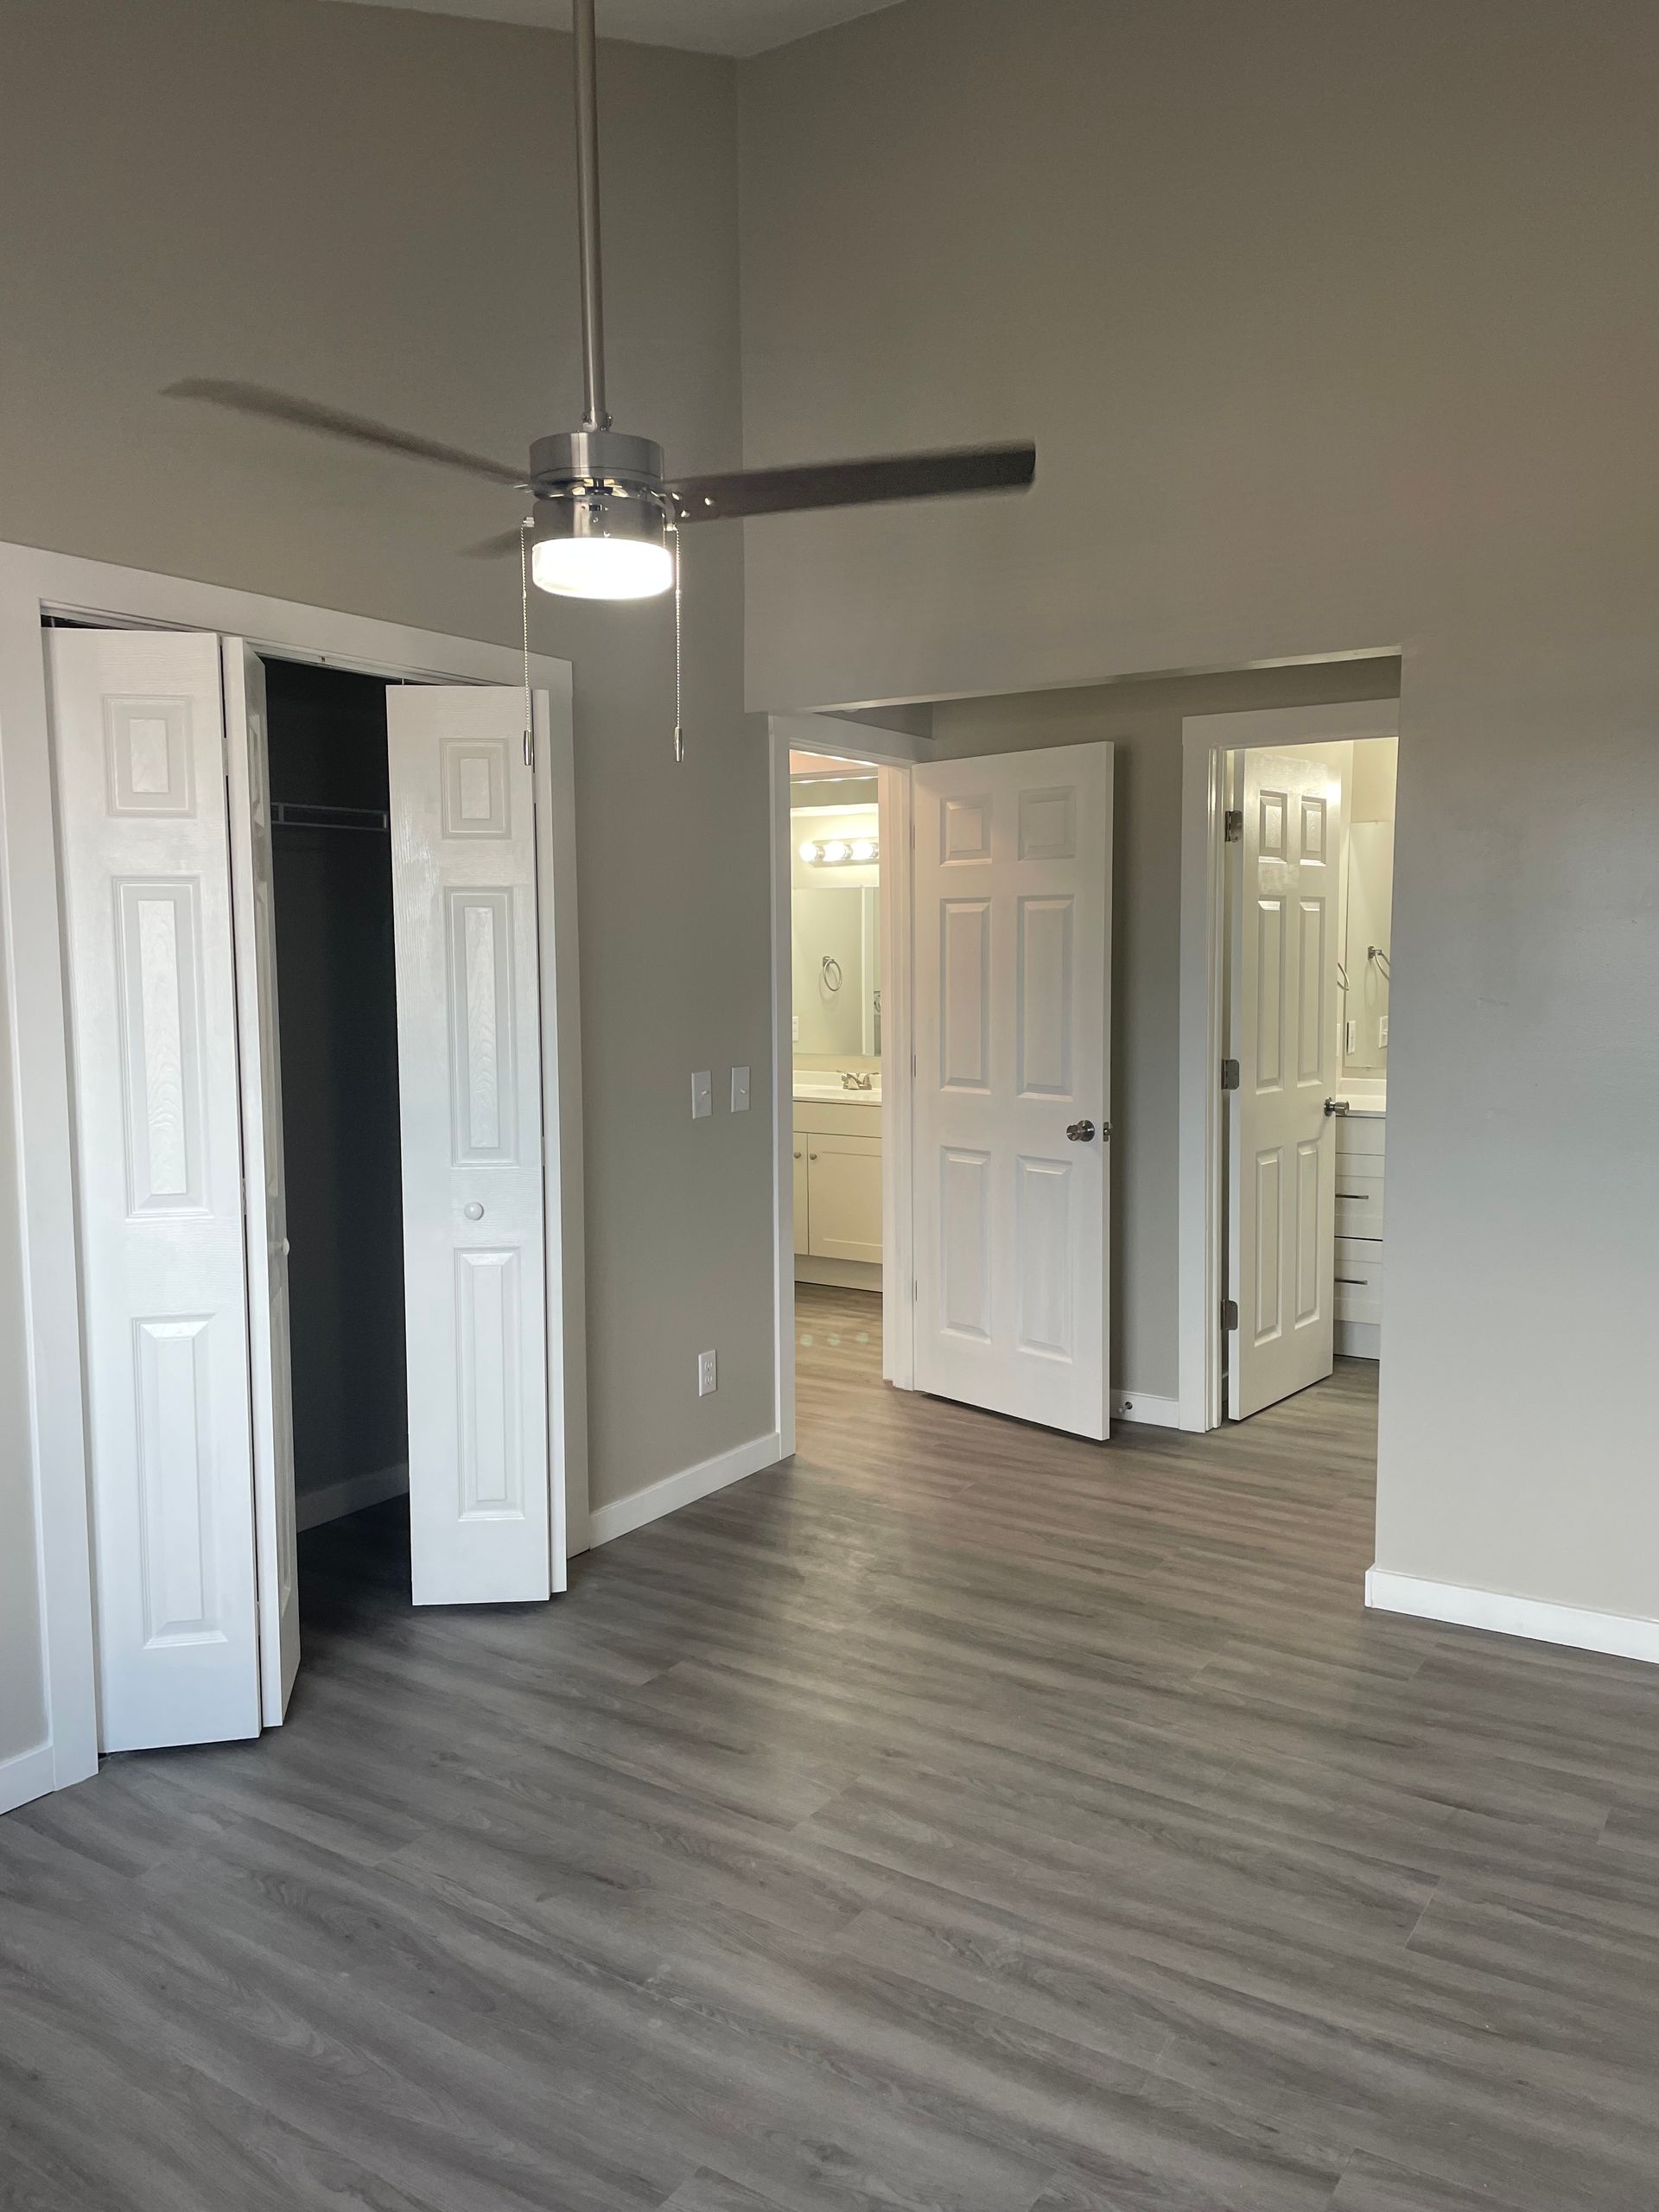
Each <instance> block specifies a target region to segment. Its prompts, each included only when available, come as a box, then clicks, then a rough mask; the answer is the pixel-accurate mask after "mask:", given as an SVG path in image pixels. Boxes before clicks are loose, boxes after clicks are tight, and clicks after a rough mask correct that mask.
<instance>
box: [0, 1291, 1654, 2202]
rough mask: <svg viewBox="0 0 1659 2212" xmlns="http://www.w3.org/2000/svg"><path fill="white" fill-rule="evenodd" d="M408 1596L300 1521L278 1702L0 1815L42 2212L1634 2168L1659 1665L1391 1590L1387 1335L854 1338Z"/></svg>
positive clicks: (1412, 2193)
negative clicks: (1013, 1375) (774, 1391)
mask: <svg viewBox="0 0 1659 2212" xmlns="http://www.w3.org/2000/svg"><path fill="white" fill-rule="evenodd" d="M878 1330H879V1319H878V1316H877V1312H876V1308H875V1304H874V1300H867V1299H861V1298H860V1297H858V1296H857V1295H856V1294H840V1293H816V1294H806V1295H804V1298H803V1301H802V1310H801V1315H800V1332H801V1337H802V1355H801V1439H802V1449H801V1452H800V1456H799V1458H798V1460H797V1462H796V1463H795V1465H793V1466H792V1467H789V1468H785V1469H780V1470H779V1471H774V1472H772V1473H768V1474H765V1475H760V1476H757V1477H755V1478H753V1480H751V1481H749V1482H747V1483H744V1484H741V1485H740V1486H739V1487H737V1488H734V1489H732V1490H729V1491H726V1492H724V1493H723V1494H722V1495H721V1496H719V1497H714V1498H710V1499H709V1500H707V1501H706V1502H705V1503H702V1504H701V1505H698V1506H696V1507H694V1508H693V1509H691V1510H689V1511H687V1512H684V1513H682V1514H679V1515H677V1516H675V1517H674V1518H673V1519H672V1520H671V1521H668V1522H662V1523H659V1524H658V1525H657V1526H655V1527H653V1528H652V1529H645V1530H643V1531H641V1532H639V1534H637V1535H632V1536H630V1537H627V1538H626V1539H625V1540H624V1541H621V1542H620V1543H617V1544H614V1545H612V1546H611V1547H609V1548H607V1549H606V1550H604V1551H602V1552H600V1553H598V1554H594V1555H592V1556H590V1557H589V1558H588V1559H586V1560H582V1562H580V1563H579V1567H578V1571H577V1572H576V1573H575V1580H574V1586H573V1588H572V1591H571V1592H570V1594H569V1597H568V1598H567V1599H564V1600H563V1601H562V1602H561V1603H559V1604H558V1605H555V1606H552V1607H550V1608H549V1607H543V1608H540V1609H537V1610H524V1611H508V1612H489V1611H477V1612H459V1613H457V1612H450V1613H423V1614H419V1615H416V1614H415V1613H412V1612H411V1611H410V1610H409V1607H408V1605H407V1602H406V1584H405V1580H404V1569H403V1567H402V1566H401V1564H400V1563H399V1547H400V1532H399V1529H398V1525H397V1512H396V1510H395V1509H392V1508H383V1509H380V1510H378V1512H376V1513H374V1514H372V1515H366V1516H359V1519H358V1520H357V1521H356V1522H350V1523H342V1524H340V1525H339V1526H338V1527H337V1528H335V1529H331V1530H324V1531H319V1532H317V1534H316V1535H315V1537H313V1538H310V1539H308V1540H307V1541H306V1546H305V1552H304V1560H303V1573H304V1585H305V1592H304V1594H305V1649H306V1662H305V1666H304V1669H303V1671H302V1675H301V1679H300V1683H299V1687H298V1688H297V1690H296V1694H295V1699H294V1706H293V1712H292V1716H291V1719H290V1721H289V1726H287V1727H285V1728H284V1729H283V1730H282V1731H281V1732H278V1733H277V1734H274V1735H270V1736H267V1737H266V1738H264V1741H263V1742H261V1743H259V1744H257V1745H238V1746H232V1747H226V1748H222V1749H216V1750H206V1751H184V1752H170V1753H161V1754H147V1755H143V1756H137V1757H130V1758H120V1759H114V1760H111V1761H110V1762H108V1763H107V1764H106V1765H105V1769H104V1771H103V1772H102V1773H101V1774H100V1775H99V1777H98V1778H97V1779H96V1780H95V1781H93V1782H90V1783H86V1784H85V1785H83V1786H82V1787H81V1788H79V1789H74V1790H72V1791H69V1792H67V1793H65V1794H63V1795H62V1796H59V1797H56V1798H54V1799H49V1800H47V1801H45V1802H42V1803H41V1804H39V1805H37V1806H35V1807H33V1808H29V1809H28V1810H26V1811H24V1812H22V1813H20V1814H17V1815H14V1816H12V1817H11V1818H10V1819H8V1820H6V1821H0V2120H3V2138H0V2143H3V2152H0V2158H3V2169H0V2171H3V2178H0V2202H4V2204H5V2205H7V2206H8V2207H29V2208H33V2212H68V2209H69V2208H73V2212H94V2208H102V2207H120V2208H123V2212H127V2208H132V2212H265V2208H277V2207H283V2208H292V2207H321V2206H329V2207H353V2208H359V2207H360V2208H365V2212H367V2209H371V2208H372V2212H524V2208H532V2207H533V2208H538V2209H542V2212H545V2208H557V2212H611V2208H617V2212H622V2209H623V2208H628V2212H632V2208H639V2212H648V2208H671V2212H778V2209H779V2208H782V2212H853V2208H858V2212H875V2209H876V2208H881V2212H893V2208H899V2207H918V2208H919V2207H929V2208H944V2207H954V2208H962V2212H1039V2209H1040V2212H1154V2208H1155V2212H1314V2208H1321V2207H1330V2208H1333V2212H1469V2208H1472V2207H1475V2206H1486V2207H1491V2206H1501V2207H1504V2208H1510V2212H1570V2208H1576V2207H1584V2208H1594V2209H1595V2212H1623V2208H1649V2207H1652V2206H1653V2205H1655V2204H1656V2203H1659V2085H1656V2070H1659V1774H1656V1766H1655V1756H1654V1754H1655V1747H1656V1726H1659V1675H1656V1674H1654V1673H1653V1672H1650V1671H1648V1670H1644V1669H1641V1668H1639V1667H1637V1666H1633V1665H1625V1664H1622V1663H1620V1662H1617V1661H1612V1660H1602V1659H1596V1658H1591V1657H1586V1656H1580V1655H1574V1654H1572V1653H1568V1652H1562V1651H1556V1650H1551V1649H1544V1648H1542V1647H1540V1646H1533V1645H1528V1644H1524V1643H1510V1642H1503V1641H1498V1640H1494V1639H1487V1638H1482V1637H1476V1636H1474V1635H1471V1634H1467V1633H1464V1632H1460V1631H1458V1630H1446V1629H1435V1628H1432V1627H1427V1626H1419V1625H1416V1624H1411V1623H1408V1622H1403V1621H1399V1620H1391V1619H1383V1618H1367V1617H1366V1616H1365V1614H1364V1613H1363V1611H1362V1610H1361V1605H1360V1586H1361V1576H1362V1573H1363V1569H1364V1567H1365V1566H1366V1564H1367V1561H1368V1560H1369V1558H1370V1512H1371V1465H1372V1433H1373V1425H1374V1403H1375V1401H1374V1390H1373V1383H1372V1377H1371V1375H1370V1371H1369V1370H1366V1369H1365V1368H1363V1366H1359V1365H1353V1364H1344V1366H1343V1368H1342V1369H1341V1370H1340V1371H1339V1373H1338V1376H1337V1377H1336V1379H1335V1380H1334V1381H1333V1382H1332V1383H1328V1384H1326V1385H1324V1386H1322V1387H1321V1388H1320V1389H1317V1390H1313V1391H1310V1392H1308V1393H1306V1395H1303V1396H1302V1397H1300V1398H1298V1399H1296V1400H1294V1401H1293V1402H1291V1403H1289V1404H1287V1405H1286V1406H1283V1407H1281V1408H1276V1409H1274V1411H1272V1412H1270V1413H1268V1414H1262V1415H1261V1416H1260V1417H1259V1418H1258V1419H1257V1420H1255V1421H1251V1422H1250V1423H1249V1424H1248V1425H1247V1426H1246V1427H1243V1428H1239V1429H1234V1430H1230V1431H1227V1432H1224V1433H1222V1434H1220V1435H1218V1436H1216V1437H1213V1438H1210V1439H1207V1440H1204V1441H1202V1442H1194V1441H1192V1440H1185V1439H1183V1438H1179V1437H1178V1436H1175V1435H1173V1434H1169V1433H1162V1432H1159V1431H1154V1430H1145V1429H1141V1430H1135V1429H1124V1430H1122V1431H1121V1432H1120V1433H1119V1437H1118V1440H1117V1441H1116V1443H1114V1444H1113V1445H1112V1446H1110V1447H1109V1449H1106V1450H1101V1449H1098V1448H1095V1447H1090V1446H1085V1445H1083V1444H1079V1443H1074V1442H1071V1441H1069V1440H1064V1439H1060V1438H1057V1437H1054V1436H1051V1435H1046V1434H1044V1433H1039V1432H1037V1431H1035V1430H1032V1429H1027V1428H1023V1427H1017V1426H1015V1425H1013V1424H1011V1423H1007V1422H1003V1421H996V1420H994V1419H990V1418H987V1417H983V1416H981V1415H977V1414H973V1413H970V1412H968V1411H966V1410H964V1409H963V1408H957V1407H951V1406H948V1405H944V1404H938V1403H935V1402H930V1401H927V1400H925V1399H918V1398H906V1397H901V1396H897V1395H894V1394H893V1393H892V1392H889V1391H887V1390H884V1389H883V1388H882V1387H881V1385H880V1381H879V1379H878V1372H879V1363H878V1352H877V1343H876V1338H877V1332H878Z"/></svg>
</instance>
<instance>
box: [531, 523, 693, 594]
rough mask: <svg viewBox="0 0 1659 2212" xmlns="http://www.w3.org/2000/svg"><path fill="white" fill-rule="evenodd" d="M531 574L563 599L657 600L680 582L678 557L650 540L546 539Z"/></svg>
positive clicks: (536, 550)
mask: <svg viewBox="0 0 1659 2212" xmlns="http://www.w3.org/2000/svg"><path fill="white" fill-rule="evenodd" d="M530 573H531V578H532V580H533V581H534V582H535V583H536V584H537V586H538V587H539V588H540V589H541V590H543V591H550V592H553V593H555V594H557V596H558V597H559V598H561V599H655V598H656V597H657V596H658V594H659V593H662V592H665V591H666V590H667V589H668V588H669V587H670V585H671V583H672V582H673V581H674V556H673V555H672V554H671V552H670V551H669V550H668V548H667V546H666V545H663V544H653V543H652V541H651V540H650V539H649V538H639V537H543V538H540V539H538V540H537V543H535V544H534V545H533V546H531V553H530Z"/></svg>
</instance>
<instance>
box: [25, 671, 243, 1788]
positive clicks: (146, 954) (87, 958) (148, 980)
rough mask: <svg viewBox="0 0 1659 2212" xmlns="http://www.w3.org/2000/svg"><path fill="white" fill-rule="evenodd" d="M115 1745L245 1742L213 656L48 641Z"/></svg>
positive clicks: (103, 1614) (220, 797) (229, 992)
mask: <svg viewBox="0 0 1659 2212" xmlns="http://www.w3.org/2000/svg"><path fill="white" fill-rule="evenodd" d="M47 653H48V669H49V674H50V679H51V705H52V721H53V739H54V758H55V765H56V771H57V792H58V809H59V823H60V839H61V859H62V880H63V887H64V906H65V916H66V924H67V933H66V934H67V965H68V981H69V994H68V995H69V1014H70V1024H71V1033H72V1034H71V1045H72V1055H71V1057H72V1068H73V1084H74V1108H75V1111H74V1122H75V1172H76V1185H77V1192H76V1196H77V1213H78V1220H79V1265H80V1281H81V1295H82V1326H83V1332H84V1338H85V1357H86V1384H87V1422H88V1445H89V1450H90V1462H91V1492H92V1497H91V1503H92V1531H93V1553H94V1560H95V1565H96V1573H95V1588H96V1605H97V1618H98V1650H99V1710H100V1733H101V1745H102V1748H103V1749H104V1750H105V1751H130V1750H137V1749H140V1748H143V1747H146V1746H149V1745H166V1744H189V1743H202V1742H209V1741H213V1740H215V1739H218V1738H228V1737H238V1736H251V1735H256V1734H257V1732H258V1730H259V1726H260V1718H261V1704H260V1684H259V1667H258V1643H257V1618H256V1599H255V1545H254V1509H253V1469H252V1457H251V1432H250V1419H251V1414H250V1396H249V1368H248V1334H247V1330H248V1312H247V1282H246V1274H245V1252H244V1238H243V1197H242V1189H243V1185H242V1177H243V1160H242V1148H241V1129H240V1116H239V1109H238V1054H237V998H236V988H235V977H234V944H233V938H232V915H231V878H230V865H229V856H228V846H227V811H226V783H225V768H224V759H223V731H224V721H223V709H222V701H221V694H220V669H219V640H218V639H216V638H213V637H209V636H200V635H195V634H190V633H183V632H167V633H151V632H137V631H96V630H54V631H53V632H50V633H49V635H48V639H47Z"/></svg>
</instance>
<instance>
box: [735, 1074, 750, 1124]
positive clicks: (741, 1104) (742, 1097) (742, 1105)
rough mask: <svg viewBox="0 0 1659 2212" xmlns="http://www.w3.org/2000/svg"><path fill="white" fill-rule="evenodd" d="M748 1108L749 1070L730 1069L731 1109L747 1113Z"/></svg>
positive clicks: (737, 1112)
mask: <svg viewBox="0 0 1659 2212" xmlns="http://www.w3.org/2000/svg"><path fill="white" fill-rule="evenodd" d="M748 1110H749V1071H748V1070H747V1068H734V1069H733V1070H732V1111H733V1113H734V1114H747V1112H748Z"/></svg>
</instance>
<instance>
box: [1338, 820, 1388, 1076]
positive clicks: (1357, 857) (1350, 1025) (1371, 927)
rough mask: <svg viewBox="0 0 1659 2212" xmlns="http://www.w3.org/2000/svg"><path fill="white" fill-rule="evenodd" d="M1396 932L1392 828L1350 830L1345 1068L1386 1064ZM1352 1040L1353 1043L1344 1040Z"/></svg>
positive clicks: (1378, 1071) (1362, 1070)
mask: <svg viewBox="0 0 1659 2212" xmlns="http://www.w3.org/2000/svg"><path fill="white" fill-rule="evenodd" d="M1393 934H1394V824H1393V823H1392V822H1355V823H1351V824H1350V826H1349V830H1348V933H1347V942H1346V944H1345V946H1344V951H1343V966H1344V972H1345V974H1346V976H1347V977H1348V988H1347V991H1346V993H1345V994H1344V1000H1343V1021H1344V1031H1343V1040H1344V1051H1343V1056H1342V1060H1343V1065H1344V1068H1345V1069H1348V1070H1349V1071H1351V1072H1352V1073H1354V1074H1356V1075H1383V1074H1385V1073H1386V1072H1387V1070H1388V1065H1389V944H1390V943H1391V942H1392V939H1393ZM1349 1039H1352V1042H1351V1043H1350V1042H1349V1041H1348V1040H1349Z"/></svg>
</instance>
